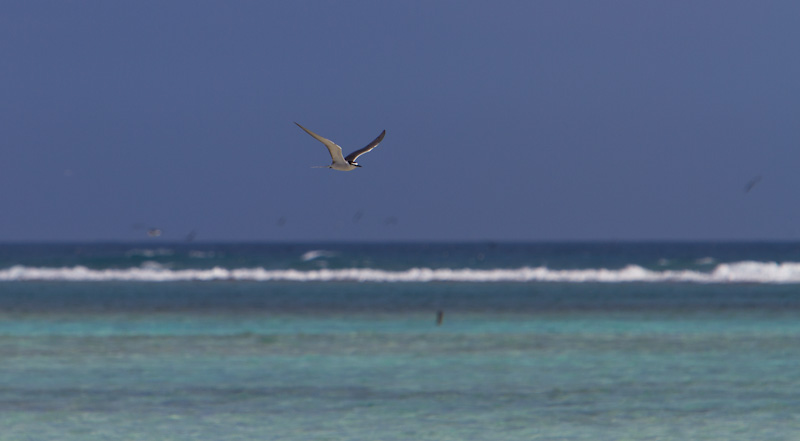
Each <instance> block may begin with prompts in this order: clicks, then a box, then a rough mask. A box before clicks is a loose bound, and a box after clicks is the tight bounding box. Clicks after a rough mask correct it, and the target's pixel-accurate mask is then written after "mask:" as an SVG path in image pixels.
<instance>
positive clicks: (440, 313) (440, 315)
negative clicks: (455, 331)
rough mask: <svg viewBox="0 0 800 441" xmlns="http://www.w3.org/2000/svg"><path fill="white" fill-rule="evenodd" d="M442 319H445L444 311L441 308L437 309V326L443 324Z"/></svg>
mask: <svg viewBox="0 0 800 441" xmlns="http://www.w3.org/2000/svg"><path fill="white" fill-rule="evenodd" d="M442 320H444V311H442V310H441V309H440V310H438V311H436V326H441V325H442Z"/></svg>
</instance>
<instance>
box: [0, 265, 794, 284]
mask: <svg viewBox="0 0 800 441" xmlns="http://www.w3.org/2000/svg"><path fill="white" fill-rule="evenodd" d="M220 280H227V281H231V280H232V281H255V282H272V281H289V282H466V283H471V282H475V283H481V282H482V283H492V282H522V283H525V282H554V283H587V282H594V283H630V282H640V283H659V282H660V283H664V282H675V283H770V284H777V283H800V262H784V263H776V262H736V263H725V264H718V265H717V266H716V267H714V269H713V270H711V271H708V272H704V271H696V270H664V271H654V270H649V269H646V268H643V267H641V266H637V265H629V266H626V267H624V268H621V269H605V268H599V269H561V270H559V269H549V268H547V267H536V268H530V267H523V268H517V269H432V268H412V269H408V270H403V271H387V270H380V269H370V268H346V269H316V270H294V269H264V268H240V269H226V268H221V267H215V268H211V269H180V270H177V269H169V268H166V267H161V266H153V265H144V266H142V267H132V268H124V269H91V268H87V267H84V266H74V267H63V268H44V267H28V266H13V267H10V268H6V269H2V270H0V281H4V282H11V281H65V282H102V281H131V282H179V281H220Z"/></svg>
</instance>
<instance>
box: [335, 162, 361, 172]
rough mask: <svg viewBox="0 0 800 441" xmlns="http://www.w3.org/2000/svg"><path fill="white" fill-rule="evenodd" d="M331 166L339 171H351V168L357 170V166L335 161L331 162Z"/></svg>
mask: <svg viewBox="0 0 800 441" xmlns="http://www.w3.org/2000/svg"><path fill="white" fill-rule="evenodd" d="M331 168H332V169H334V170H339V171H350V170H355V169H356V166H355V165H352V164H340V163H333V164H331Z"/></svg>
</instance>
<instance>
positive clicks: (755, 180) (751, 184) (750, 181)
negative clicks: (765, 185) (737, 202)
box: [744, 175, 761, 193]
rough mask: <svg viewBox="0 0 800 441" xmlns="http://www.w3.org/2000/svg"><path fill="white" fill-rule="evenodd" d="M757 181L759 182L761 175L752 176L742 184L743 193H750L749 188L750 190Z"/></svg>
mask: <svg viewBox="0 0 800 441" xmlns="http://www.w3.org/2000/svg"><path fill="white" fill-rule="evenodd" d="M759 182H761V175H758V176H756V177H754V178H753V179H751V180H749V181H748V182H747V185H745V186H744V192H745V193H750V190H752V189H753V187H755V186H756V184H758V183H759Z"/></svg>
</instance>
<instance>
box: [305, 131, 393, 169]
mask: <svg viewBox="0 0 800 441" xmlns="http://www.w3.org/2000/svg"><path fill="white" fill-rule="evenodd" d="M295 124H297V123H295ZM297 127H300V128H301V129H303V130H305V131H306V133H308V134H309V135H311V136H313V137H314V139H316V140H317V141H319V142H321V143H323V144H325V147H327V148H328V151H329V152H330V153H331V159H332V160H333V162H331V165H327V166H320V167H318V168H332V169H334V170H340V171H350V170H355V169H356V167H361V166H360V165H358V163H357V162H356V159H358V157H359V156H361V155H363V154H364V153H367V152H368V151H370V150H372V149H374V148H375V147H377V146H378V144H380V142H381V141H382V140H383V137H384V136H385V135H386V130H384V131H383V132H381V134H380V135H378V137H377V138H375V140H374V141H372V142H371V143H369V144H367V146H366V147H364V148H363V149H359V150H356V151H354V152H353V153H350V154H349V155H347V156H342V148H341V147H339V146H338V145H336V143H335V142H333V141H331V140H330V139H325V138H323V137H321V136H319V135H317V134H316V133H314V132H312V131H311V130H308V129H307V128H305V127H303V126H301V125H300V124H297Z"/></svg>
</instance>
